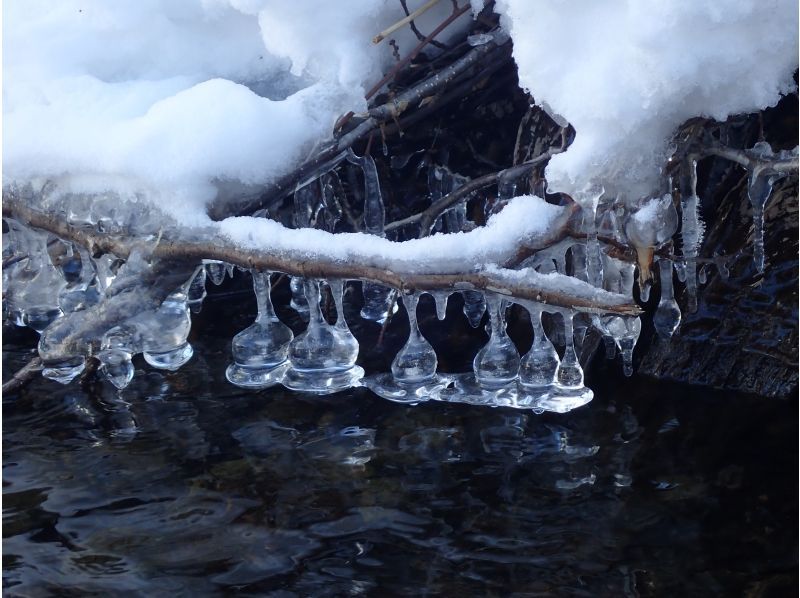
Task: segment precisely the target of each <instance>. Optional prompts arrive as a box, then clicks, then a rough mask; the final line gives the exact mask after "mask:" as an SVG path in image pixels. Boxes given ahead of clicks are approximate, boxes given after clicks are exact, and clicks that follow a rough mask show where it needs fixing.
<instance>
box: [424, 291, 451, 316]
mask: <svg viewBox="0 0 800 598" xmlns="http://www.w3.org/2000/svg"><path fill="white" fill-rule="evenodd" d="M428 294H429V295H430V296H431V297H433V303H434V305H435V306H436V319H437V320H439V321H440V322H442V321H444V319H445V317H446V316H447V300H448V299H449V298H450V292H448V291H428Z"/></svg>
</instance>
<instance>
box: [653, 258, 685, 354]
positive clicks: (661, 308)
mask: <svg viewBox="0 0 800 598" xmlns="http://www.w3.org/2000/svg"><path fill="white" fill-rule="evenodd" d="M658 272H659V282H660V286H661V297H660V298H659V300H658V307H657V308H656V313H655V315H654V316H653V326H654V327H655V329H656V332H657V333H658V335H659V336H660V337H661V338H664V339H669V338H671V337H672V335H673V334H675V331H676V330H677V329H678V326H680V324H681V309H680V307H678V302H677V301H675V295H674V293H673V287H672V262H671V261H670V260H668V259H666V258H661V259H659V260H658Z"/></svg>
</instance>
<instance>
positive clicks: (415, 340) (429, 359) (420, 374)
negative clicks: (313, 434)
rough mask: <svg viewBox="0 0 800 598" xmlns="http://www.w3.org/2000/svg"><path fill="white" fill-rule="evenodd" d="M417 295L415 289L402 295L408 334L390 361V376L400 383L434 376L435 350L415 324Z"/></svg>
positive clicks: (414, 381)
mask: <svg viewBox="0 0 800 598" xmlns="http://www.w3.org/2000/svg"><path fill="white" fill-rule="evenodd" d="M419 296H420V294H419V292H417V291H415V292H413V293H411V294H404V295H403V296H402V298H403V305H405V308H406V312H407V313H408V326H409V334H408V340H407V341H406V344H405V345H404V346H403V348H402V349H400V352H399V353H398V354H397V355H396V356H395V358H394V360H393V361H392V376H393V377H394V379H395V380H397V381H398V382H399V383H401V384H423V383H426V382H430V381H431V380H433V379H434V378H435V376H436V366H437V363H438V362H437V359H436V352H435V351H434V350H433V347H431V345H430V343H429V342H428V341H427V340H426V339H425V337H424V336H422V333H421V332H420V331H419V326H418V324H417V304H418V303H419Z"/></svg>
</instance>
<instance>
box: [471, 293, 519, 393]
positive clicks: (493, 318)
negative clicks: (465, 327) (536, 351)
mask: <svg viewBox="0 0 800 598" xmlns="http://www.w3.org/2000/svg"><path fill="white" fill-rule="evenodd" d="M487 304H488V306H489V324H490V327H491V328H490V337H489V342H488V343H486V345H485V346H484V347H483V348H482V349H481V350H480V351H479V352H478V354H477V355H476V356H475V359H474V360H473V362H472V368H473V370H474V372H475V379H476V380H477V381H478V383H479V384H480V385H481V386H482V387H484V388H499V387H502V386H505V385H506V384H509V383H510V382H512V381H514V379H515V378H516V377H517V374H518V373H519V362H520V359H519V352H518V351H517V347H516V346H514V343H513V341H512V340H511V339H510V338H509V336H508V333H507V332H506V318H505V311H506V304H505V300H503V299H501V298H500V297H498V296H497V295H495V294H493V293H492V294H489V296H488V297H487Z"/></svg>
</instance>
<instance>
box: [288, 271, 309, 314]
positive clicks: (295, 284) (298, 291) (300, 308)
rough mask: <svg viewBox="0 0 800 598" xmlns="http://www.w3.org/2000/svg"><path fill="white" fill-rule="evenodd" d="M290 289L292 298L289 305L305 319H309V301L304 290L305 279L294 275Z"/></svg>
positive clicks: (290, 282)
mask: <svg viewBox="0 0 800 598" xmlns="http://www.w3.org/2000/svg"><path fill="white" fill-rule="evenodd" d="M289 290H290V291H291V292H292V299H291V301H290V302H289V307H291V308H292V309H293V310H295V311H296V312H297V313H298V314H300V317H301V318H302V319H303V320H306V321H308V301H307V300H306V295H305V293H304V291H303V279H302V278H299V277H297V276H292V278H291V280H290V281H289Z"/></svg>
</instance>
